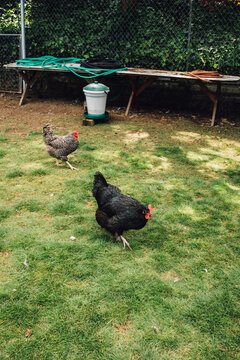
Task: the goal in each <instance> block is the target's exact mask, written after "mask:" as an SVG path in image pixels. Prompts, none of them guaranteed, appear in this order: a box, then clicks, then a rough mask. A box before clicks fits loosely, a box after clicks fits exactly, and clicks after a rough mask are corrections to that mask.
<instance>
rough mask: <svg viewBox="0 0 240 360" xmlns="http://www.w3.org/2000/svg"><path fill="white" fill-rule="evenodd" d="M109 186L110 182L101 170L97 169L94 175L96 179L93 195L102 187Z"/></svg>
mask: <svg viewBox="0 0 240 360" xmlns="http://www.w3.org/2000/svg"><path fill="white" fill-rule="evenodd" d="M106 186H108V183H107V181H106V179H105V177H104V176H103V174H102V173H100V171H97V172H96V174H95V175H94V181H93V189H92V194H93V196H96V194H97V192H98V190H99V189H102V188H103V187H106Z"/></svg>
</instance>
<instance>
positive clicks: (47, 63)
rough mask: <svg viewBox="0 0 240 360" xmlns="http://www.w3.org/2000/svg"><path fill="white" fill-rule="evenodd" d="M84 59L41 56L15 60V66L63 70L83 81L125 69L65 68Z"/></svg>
mask: <svg viewBox="0 0 240 360" xmlns="http://www.w3.org/2000/svg"><path fill="white" fill-rule="evenodd" d="M83 60H84V59H78V58H56V57H54V56H41V57H38V58H25V59H21V60H17V61H16V64H17V65H20V66H21V65H22V66H29V67H31V66H41V67H42V68H49V69H65V70H69V71H71V72H72V73H73V74H74V75H76V76H78V77H80V78H83V79H92V78H95V77H98V76H106V75H111V74H113V73H115V72H117V71H120V70H126V69H127V68H126V67H122V68H120V69H99V68H97V69H92V68H91V69H89V68H86V67H82V66H67V65H66V64H69V63H76V62H79V61H83ZM76 70H82V71H85V72H86V73H87V74H89V76H85V75H81V74H78V73H77V72H76ZM96 71H98V72H99V71H101V72H100V73H96Z"/></svg>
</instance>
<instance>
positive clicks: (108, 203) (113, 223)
mask: <svg viewBox="0 0 240 360" xmlns="http://www.w3.org/2000/svg"><path fill="white" fill-rule="evenodd" d="M92 194H93V196H94V197H95V199H96V200H97V203H98V209H97V211H96V220H97V222H98V224H99V225H100V226H102V227H103V228H104V229H106V230H107V231H109V232H110V233H111V234H112V235H113V236H114V237H115V239H116V241H122V242H123V247H124V248H125V246H126V245H127V246H128V247H129V248H130V249H131V247H130V245H129V243H128V242H127V240H126V239H125V238H124V237H123V236H122V234H123V231H126V230H130V229H136V230H139V229H142V228H143V227H144V226H145V225H146V223H147V221H148V219H149V218H150V216H152V206H151V205H148V207H146V206H144V205H143V204H141V203H140V202H139V201H137V200H136V199H134V198H132V197H130V196H126V195H123V194H122V193H121V190H120V189H118V188H117V187H116V186H114V185H111V184H108V183H107V181H106V179H105V178H104V176H103V175H102V174H101V173H100V172H99V171H98V172H96V174H95V175H94V181H93V189H92Z"/></svg>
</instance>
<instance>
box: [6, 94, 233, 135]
mask: <svg viewBox="0 0 240 360" xmlns="http://www.w3.org/2000/svg"><path fill="white" fill-rule="evenodd" d="M19 100H20V95H19V94H7V93H2V94H0V109H1V111H0V128H1V127H4V128H5V131H7V132H8V133H18V134H19V133H21V132H22V133H26V132H27V131H30V130H31V131H33V130H34V131H42V126H43V124H44V123H48V122H51V120H52V119H55V118H57V119H58V123H59V126H64V125H66V124H67V123H68V121H69V120H70V121H71V124H76V126H77V125H79V121H80V122H81V125H82V120H83V119H84V117H83V112H84V110H83V102H82V101H80V100H68V99H59V98H58V99H53V98H51V99H39V98H34V97H32V98H27V100H26V103H25V104H24V105H23V106H19ZM107 110H108V111H109V112H110V117H111V122H112V121H126V117H125V115H124V113H125V110H126V107H125V106H124V107H109V106H108V107H107ZM210 116H211V114H209V115H205V114H204V115H202V114H191V113H186V112H181V113H179V112H178V113H177V112H173V111H170V110H168V109H154V110H153V111H150V110H149V109H136V108H134V107H133V108H132V111H131V112H130V114H129V116H128V120H129V121H131V122H136V121H137V122H139V123H142V122H145V121H147V120H149V119H153V120H155V119H156V120H157V121H158V122H159V123H162V124H168V125H169V124H171V123H176V121H178V120H179V121H181V123H183V122H184V121H186V123H188V122H189V121H190V122H192V123H195V124H199V125H202V126H209V125H210V120H211V119H210ZM19 123H21V125H20V126H19ZM221 125H222V126H223V125H231V126H239V125H240V123H239V119H238V117H237V116H234V117H233V118H231V119H230V118H228V119H223V118H222V119H221Z"/></svg>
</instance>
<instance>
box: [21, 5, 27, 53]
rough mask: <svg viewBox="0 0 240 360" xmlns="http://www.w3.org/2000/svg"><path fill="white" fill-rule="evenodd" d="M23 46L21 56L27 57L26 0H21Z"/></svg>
mask: <svg viewBox="0 0 240 360" xmlns="http://www.w3.org/2000/svg"><path fill="white" fill-rule="evenodd" d="M21 48H22V54H21V55H22V56H21V57H22V59H24V58H25V57H26V42H25V16H24V0H21Z"/></svg>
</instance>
